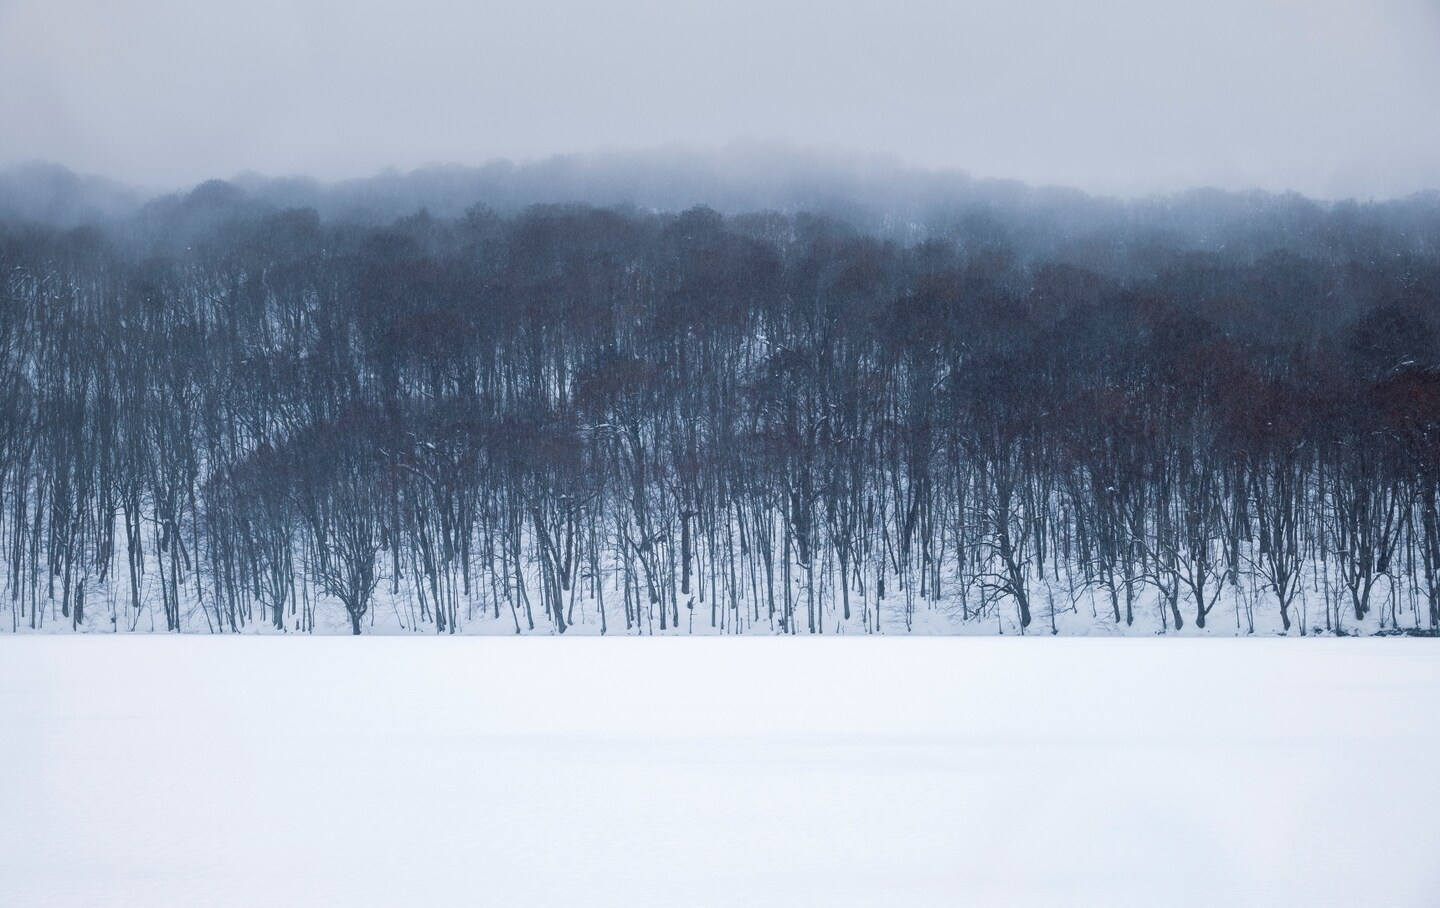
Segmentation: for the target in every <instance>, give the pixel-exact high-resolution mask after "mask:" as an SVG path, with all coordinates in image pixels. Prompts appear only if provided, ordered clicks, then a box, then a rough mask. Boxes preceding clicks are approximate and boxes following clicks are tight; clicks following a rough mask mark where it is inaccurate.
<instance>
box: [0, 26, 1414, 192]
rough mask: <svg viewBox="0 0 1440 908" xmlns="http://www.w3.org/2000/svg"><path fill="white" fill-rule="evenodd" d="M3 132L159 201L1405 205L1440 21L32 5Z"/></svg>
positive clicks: (13, 33)
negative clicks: (759, 192)
mask: <svg viewBox="0 0 1440 908" xmlns="http://www.w3.org/2000/svg"><path fill="white" fill-rule="evenodd" d="M0 122H3V123H4V124H5V127H4V129H3V132H0V166H13V165H17V164H21V163H24V162H28V161H37V160H38V161H50V162H55V163H57V164H60V165H63V166H65V167H67V168H69V169H71V170H74V171H78V172H82V173H90V174H98V175H101V176H103V177H107V178H111V179H114V180H118V181H121V182H124V183H127V184H137V185H140V186H142V187H145V188H146V189H148V190H149V191H150V192H152V193H154V192H160V191H171V190H177V189H181V188H186V187H189V186H192V185H194V184H196V183H199V182H201V181H203V180H206V179H210V178H215V177H221V178H231V177H234V176H236V175H239V174H241V173H244V172H255V173H260V174H265V175H268V176H272V177H285V176H300V175H303V176H307V177H310V178H313V179H316V180H320V181H327V182H332V181H344V180H353V179H356V178H360V177H367V176H371V175H374V174H376V173H377V172H380V171H382V170H384V169H385V168H397V169H398V170H400V171H408V170H411V169H415V168H418V167H422V166H426V165H433V164H454V165H464V166H472V167H473V166H479V165H483V164H486V163H488V162H492V161H495V160H497V159H506V160H510V161H513V162H515V163H516V164H517V165H519V166H522V167H523V166H525V165H527V164H535V163H537V162H541V161H544V160H547V159H550V158H552V157H554V156H557V155H566V156H576V155H580V156H585V155H593V154H594V153H596V152H604V153H610V154H614V153H617V152H630V151H637V150H638V151H642V152H646V153H647V154H651V155H654V154H693V155H698V156H702V157H703V156H704V155H707V154H714V153H716V152H717V151H720V150H723V149H725V148H727V147H730V146H732V145H733V143H736V142H740V143H746V144H749V143H759V144H761V145H767V144H769V143H780V144H781V145H782V146H785V147H799V148H802V149H819V150H823V151H824V152H825V153H827V154H835V155H839V156H840V157H842V158H843V157H847V156H848V157H852V158H857V159H859V160H861V161H865V160H869V159H870V158H872V157H874V156H879V157H880V158H882V159H884V160H889V161H892V162H895V163H897V164H903V165H905V166H908V167H912V168H917V169H919V170H923V171H940V172H955V171H963V172H965V173H967V174H969V175H971V176H973V177H975V178H977V179H991V178H998V179H1014V180H1020V181H1024V182H1026V183H1029V184H1034V185H1060V186H1070V187H1075V188H1078V189H1081V190H1084V191H1086V192H1089V193H1097V194H1106V195H1118V196H1122V197H1128V196H1141V195H1146V194H1149V193H1156V192H1162V193H1164V192H1175V191H1180V190H1185V189H1190V188H1195V187H1201V186H1208V187H1217V188H1221V189H1228V190H1246V189H1262V190H1266V191H1270V192H1286V191H1296V192H1300V193H1303V194H1305V195H1308V196H1312V197H1316V198H1322V199H1337V198H1348V197H1355V198H1359V199H1362V200H1363V199H1370V198H1382V199H1383V198H1392V197H1402V196H1406V195H1409V194H1411V193H1413V192H1417V191H1421V190H1425V189H1433V188H1436V187H1437V186H1440V12H1437V10H1436V8H1435V6H1434V5H1433V4H1431V3H1427V2H1424V0H1382V2H1373V3H1364V4H1362V3H1356V2H1341V0H1325V2H1299V0H1262V2H1242V0H1218V2H1211V3H1204V4H1200V3H1192V4H1166V5H1165V7H1164V8H1163V9H1161V8H1157V7H1156V6H1155V5H1154V4H1149V3H1143V2H1140V0H1121V2H1115V3H1108V4H1101V5H1095V4H1090V5H1085V6H1084V7H1083V8H1082V7H1079V6H1074V5H1071V4H1063V3H1058V2H1053V0H1023V2H1016V3H1009V4H1005V5H1003V7H1002V6H999V5H996V6H994V7H983V6H981V5H979V4H968V3H967V4H944V3H936V2H926V0H908V2H902V3H884V4H882V3H879V2H874V0H864V2H859V3H851V4H846V5H845V6H844V7H843V8H834V7H831V6H828V5H821V4H816V3H783V4H771V3H760V2H757V0H740V2H735V3H729V4H724V5H721V4H699V5H687V4H666V3H659V2H651V0H623V2H619V3H611V4H605V5H598V4H596V5H591V4H577V3H567V2H563V0H542V2H530V3H524V4H520V3H510V2H507V3H496V4H485V5H483V7H481V6H473V7H472V6H470V5H467V4H460V3H450V2H441V0H420V2H416V3H410V4H407V5H406V6H405V7H404V9H403V10H402V9H401V8H400V7H399V6H398V5H388V4H383V3H376V2H354V3H339V2H335V0H308V2H302V3H282V2H280V0H260V2H256V3H252V4H247V5H245V6H244V7H228V6H227V7H221V6H219V5H214V4H194V3H185V2H180V0H137V2H132V3H126V4H110V3H101V2H95V0H55V2H39V0H11V2H6V3H0ZM657 149H660V150H661V151H659V152H657V151H656V150H657ZM693 201H701V199H694V200H693Z"/></svg>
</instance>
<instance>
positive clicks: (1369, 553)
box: [0, 158, 1440, 634]
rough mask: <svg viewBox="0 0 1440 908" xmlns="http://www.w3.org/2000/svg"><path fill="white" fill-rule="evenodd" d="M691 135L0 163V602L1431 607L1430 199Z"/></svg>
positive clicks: (415, 619)
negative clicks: (976, 166)
mask: <svg viewBox="0 0 1440 908" xmlns="http://www.w3.org/2000/svg"><path fill="white" fill-rule="evenodd" d="M706 166H709V165H704V166H690V165H683V166H682V164H680V163H675V164H674V167H673V168H671V169H666V168H663V167H660V166H659V165H655V166H654V167H647V166H644V162H643V161H639V160H638V159H619V158H616V159H595V160H570V161H566V160H559V161H555V162H549V163H548V164H542V165H529V166H527V167H514V166H510V165H494V166H493V167H491V168H485V169H480V170H445V169H435V170H431V171H425V172H418V173H414V174H408V175H401V174H392V175H388V176H383V177H380V178H377V179H375V180H372V181H361V182H356V183H350V184H340V185H336V186H321V185H318V184H311V183H305V182H297V181H271V180H264V179H261V178H258V177H246V178H240V179H237V180H236V181H234V182H219V181H215V182H210V183H205V184H203V185H201V186H198V187H196V188H195V189H193V190H192V191H188V192H183V193H179V194H174V195H169V196H164V197H160V198H154V199H151V200H149V201H144V194H143V193H139V192H136V191H134V190H130V189H127V188H125V187H118V186H115V185H113V184H105V183H103V182H99V181H85V180H81V179H80V178H76V177H74V176H73V175H69V174H67V173H66V172H64V171H59V170H58V169H47V170H41V169H36V168H29V169H26V170H22V171H14V172H11V173H9V174H7V175H5V176H4V177H0V213H3V215H4V220H3V223H0V565H3V568H4V577H3V581H0V593H3V606H4V608H5V610H6V611H8V613H9V614H8V620H6V621H5V622H4V626H5V627H6V629H7V630H13V631H21V630H26V631H28V630H30V629H62V628H70V629H75V630H92V631H96V630H103V631H110V630H117V631H130V630H137V631H138V630H144V631H149V630H152V629H153V630H157V631H213V632H238V631H257V630H258V631H272V632H273V631H289V632H294V631H302V632H303V631H311V630H326V631H332V632H333V631H338V630H346V631H352V632H354V633H361V632H365V631H370V630H386V631H400V630H404V631H424V632H442V633H456V632H466V631H472V632H474V631H484V632H492V633H493V632H505V633H531V632H535V633H562V632H563V633H571V632H582V633H595V632H600V633H611V634H616V633H629V634H650V633H662V632H663V633H672V632H680V633H718V632H723V633H757V632H758V633H767V634H770V633H775V634H782V633H783V634H802V633H805V634H808V633H832V632H843V633H866V632H872V633H874V632H880V633H896V632H902V633H903V632H907V631H913V632H955V633H995V632H1000V633H1016V632H1026V633H1037V632H1043V633H1051V632H1085V633H1100V632H1106V631H1110V632H1117V633H1123V632H1127V631H1128V632H1132V633H1157V632H1165V633H1175V632H1181V633H1192V632H1195V631H1196V630H1204V631H1208V632H1211V633H1215V632H1225V633H1242V634H1248V633H1276V632H1288V633H1291V634H1302V633H1304V634H1308V633H1312V632H1330V633H1354V632H1364V633H1373V632H1379V631H1386V632H1401V631H1405V632H1430V633H1433V632H1435V631H1437V630H1440V333H1437V331H1440V195H1433V194H1432V195H1426V196H1416V197H1412V198H1410V199H1407V200H1402V201H1391V202H1383V203H1367V204H1359V203H1355V202H1334V203H1321V202H1316V201H1312V200H1308V199H1305V198H1302V197H1299V196H1294V195H1288V196H1276V195H1266V194H1261V193H1253V194H1226V193H1219V192H1214V191H1197V192H1193V193H1189V194H1186V195H1181V196H1174V197H1164V198H1152V199H1145V200H1137V201H1129V202H1122V201H1117V200H1108V199H1098V198H1093V197H1088V196H1084V195H1081V194H1079V193H1075V192H1069V191H1064V190H1041V189H1031V188H1028V187H1024V186H1020V185H1018V184H1006V183H990V182H978V181H970V180H968V179H967V178H965V177H963V175H958V174H952V175H934V174H929V175H926V174H915V173H910V174H907V173H906V172H903V171H899V170H895V171H893V172H892V171H889V170H886V169H885V168H883V167H881V168H880V169H879V170H878V171H871V172H868V175H867V174H861V175H858V176H857V175H856V172H854V171H846V170H845V168H843V167H838V166H836V167H833V168H830V169H826V168H825V167H817V168H815V169H814V171H813V173H812V176H811V178H810V179H809V181H808V182H806V180H805V179H804V178H803V177H802V176H800V175H796V176H795V178H794V179H786V180H784V181H780V180H776V181H774V182H773V183H770V184H766V183H764V182H763V181H757V179H756V178H755V177H754V174H753V173H751V172H750V171H746V170H744V169H743V168H742V169H740V170H735V169H733V168H732V169H729V170H726V169H724V168H721V169H719V170H716V169H713V168H712V169H710V170H706V169H705V168H706ZM717 166H718V165H717ZM877 166H878V165H877ZM547 168H548V169H547ZM795 170H797V171H800V170H804V167H803V166H798V165H797V166H796V168H795ZM657 174H658V176H657ZM717 174H718V176H717ZM706 186H708V187H709V191H708V192H707V191H706V190H705V187H706ZM622 199H624V200H628V201H629V202H631V203H632V204H627V205H620V204H619V202H620V201H621V200H622ZM698 199H705V200H707V201H708V202H709V204H710V205H713V206H714V207H706V206H704V205H700V206H695V205H693V204H692V203H693V202H694V201H696V200H698ZM577 200H578V201H577ZM639 206H644V207H639Z"/></svg>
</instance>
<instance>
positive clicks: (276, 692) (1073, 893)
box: [0, 636, 1440, 908]
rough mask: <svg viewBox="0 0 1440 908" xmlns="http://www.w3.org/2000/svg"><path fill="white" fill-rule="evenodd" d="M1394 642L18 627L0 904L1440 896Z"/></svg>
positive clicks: (1232, 902)
mask: <svg viewBox="0 0 1440 908" xmlns="http://www.w3.org/2000/svg"><path fill="white" fill-rule="evenodd" d="M1437 775H1440V650H1437V648H1436V645H1435V643H1434V642H1433V641H1426V640H1395V639H1363V640H1362V639H1311V640H1138V639H1108V640H1098V639H1088V640H1075V639H1033V638H1032V639H1023V640H1022V639H998V638H997V639H865V640H860V639H764V638H748V639H677V640H635V639H610V640H593V639H592V640H584V639H579V640H540V639H498V638H488V639H487V638H460V639H445V638H441V639H414V638H371V639H356V640H350V639H335V638H330V639H303V640H302V639H287V638H273V637H267V638H229V637H184V638H173V637H140V638H135V637H131V638H122V639H116V638H104V637H84V638H56V637H40V636H35V637H23V636H22V637H11V638H8V639H4V640H0V852H3V854H4V858H3V873H0V905H24V906H45V905H134V906H161V905H200V904H204V905H237V906H238V905H246V906H250V905H266V906H270V905H345V906H364V905H430V904H485V905H500V906H509V905H587V906H596V905H600V906H609V905H614V906H667V908H671V906H674V908H680V906H691V905H698V906H731V905H739V906H760V905H817V906H827V908H830V906H861V905H864V906H882V905H883V906H924V905H945V906H953V905H965V904H975V905H979V904H1001V905H1057V904H1065V905H1095V906H1117V905H1136V906H1141V905H1143V906H1154V905H1178V906H1185V905H1194V906H1206V908H1212V906H1237V905H1255V906H1261V905H1263V906H1276V905H1295V906H1307V908H1308V906H1324V905H1335V906H1347V908H1348V906H1355V905H1386V906H1412V905H1413V906H1434V905H1436V904H1440V861H1437V860H1436V857H1435V845H1434V843H1435V838H1436V834H1437V832H1440V784H1437V782H1440V779H1437Z"/></svg>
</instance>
